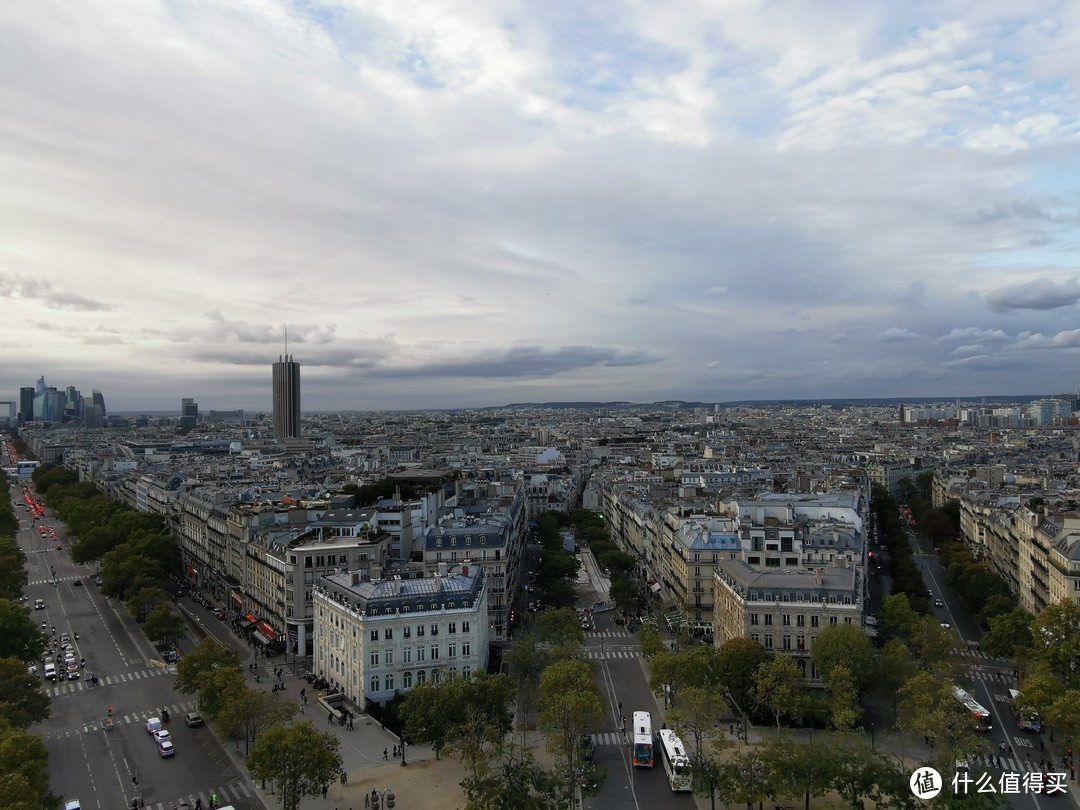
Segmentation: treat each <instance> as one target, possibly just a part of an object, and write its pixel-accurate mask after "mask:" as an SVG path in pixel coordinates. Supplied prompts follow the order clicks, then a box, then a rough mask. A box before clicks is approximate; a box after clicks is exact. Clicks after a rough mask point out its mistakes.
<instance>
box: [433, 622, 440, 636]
mask: <svg viewBox="0 0 1080 810" xmlns="http://www.w3.org/2000/svg"><path fill="white" fill-rule="evenodd" d="M431 635H433V636H437V635H439V625H437V624H433V625H431Z"/></svg>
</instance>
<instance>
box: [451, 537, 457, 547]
mask: <svg viewBox="0 0 1080 810" xmlns="http://www.w3.org/2000/svg"><path fill="white" fill-rule="evenodd" d="M450 545H452V546H456V545H457V538H456V537H451V538H450Z"/></svg>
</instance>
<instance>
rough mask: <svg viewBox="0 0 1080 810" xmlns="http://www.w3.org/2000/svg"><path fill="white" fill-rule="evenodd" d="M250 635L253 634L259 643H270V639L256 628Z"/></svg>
mask: <svg viewBox="0 0 1080 810" xmlns="http://www.w3.org/2000/svg"><path fill="white" fill-rule="evenodd" d="M251 635H253V636H254V637H255V640H256V641H258V642H259V643H260V644H269V643H270V639H268V638H267V637H266V636H264V635H263V634H262V633H260V632H259V631H258V630H256V631H255V632H254V633H252V634H251Z"/></svg>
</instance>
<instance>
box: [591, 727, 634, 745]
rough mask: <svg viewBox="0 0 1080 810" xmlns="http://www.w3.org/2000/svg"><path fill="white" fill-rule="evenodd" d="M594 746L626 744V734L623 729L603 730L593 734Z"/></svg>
mask: <svg viewBox="0 0 1080 810" xmlns="http://www.w3.org/2000/svg"><path fill="white" fill-rule="evenodd" d="M592 741H593V745H594V746H601V745H625V744H626V736H625V735H624V734H623V733H622V732H621V731H601V732H598V733H596V734H593V735H592Z"/></svg>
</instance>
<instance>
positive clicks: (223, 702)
mask: <svg viewBox="0 0 1080 810" xmlns="http://www.w3.org/2000/svg"><path fill="white" fill-rule="evenodd" d="M246 686H247V684H246V683H245V682H244V675H243V673H242V672H240V670H238V669H226V668H225V667H215V668H214V669H211V670H208V671H207V672H203V673H201V674H200V675H199V696H198V698H197V699H196V705H197V706H198V707H199V711H201V712H202V713H203V714H205V715H206V716H207V717H211V718H216V717H217V716H218V715H219V714H221V713H222V712H223V711H224V710H225V709H226V708H227V707H228V705H229V701H231V700H232V699H233V697H234V696H235V695H237V694H239V693H240V692H241V691H242V690H243V689H245V688H246Z"/></svg>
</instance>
